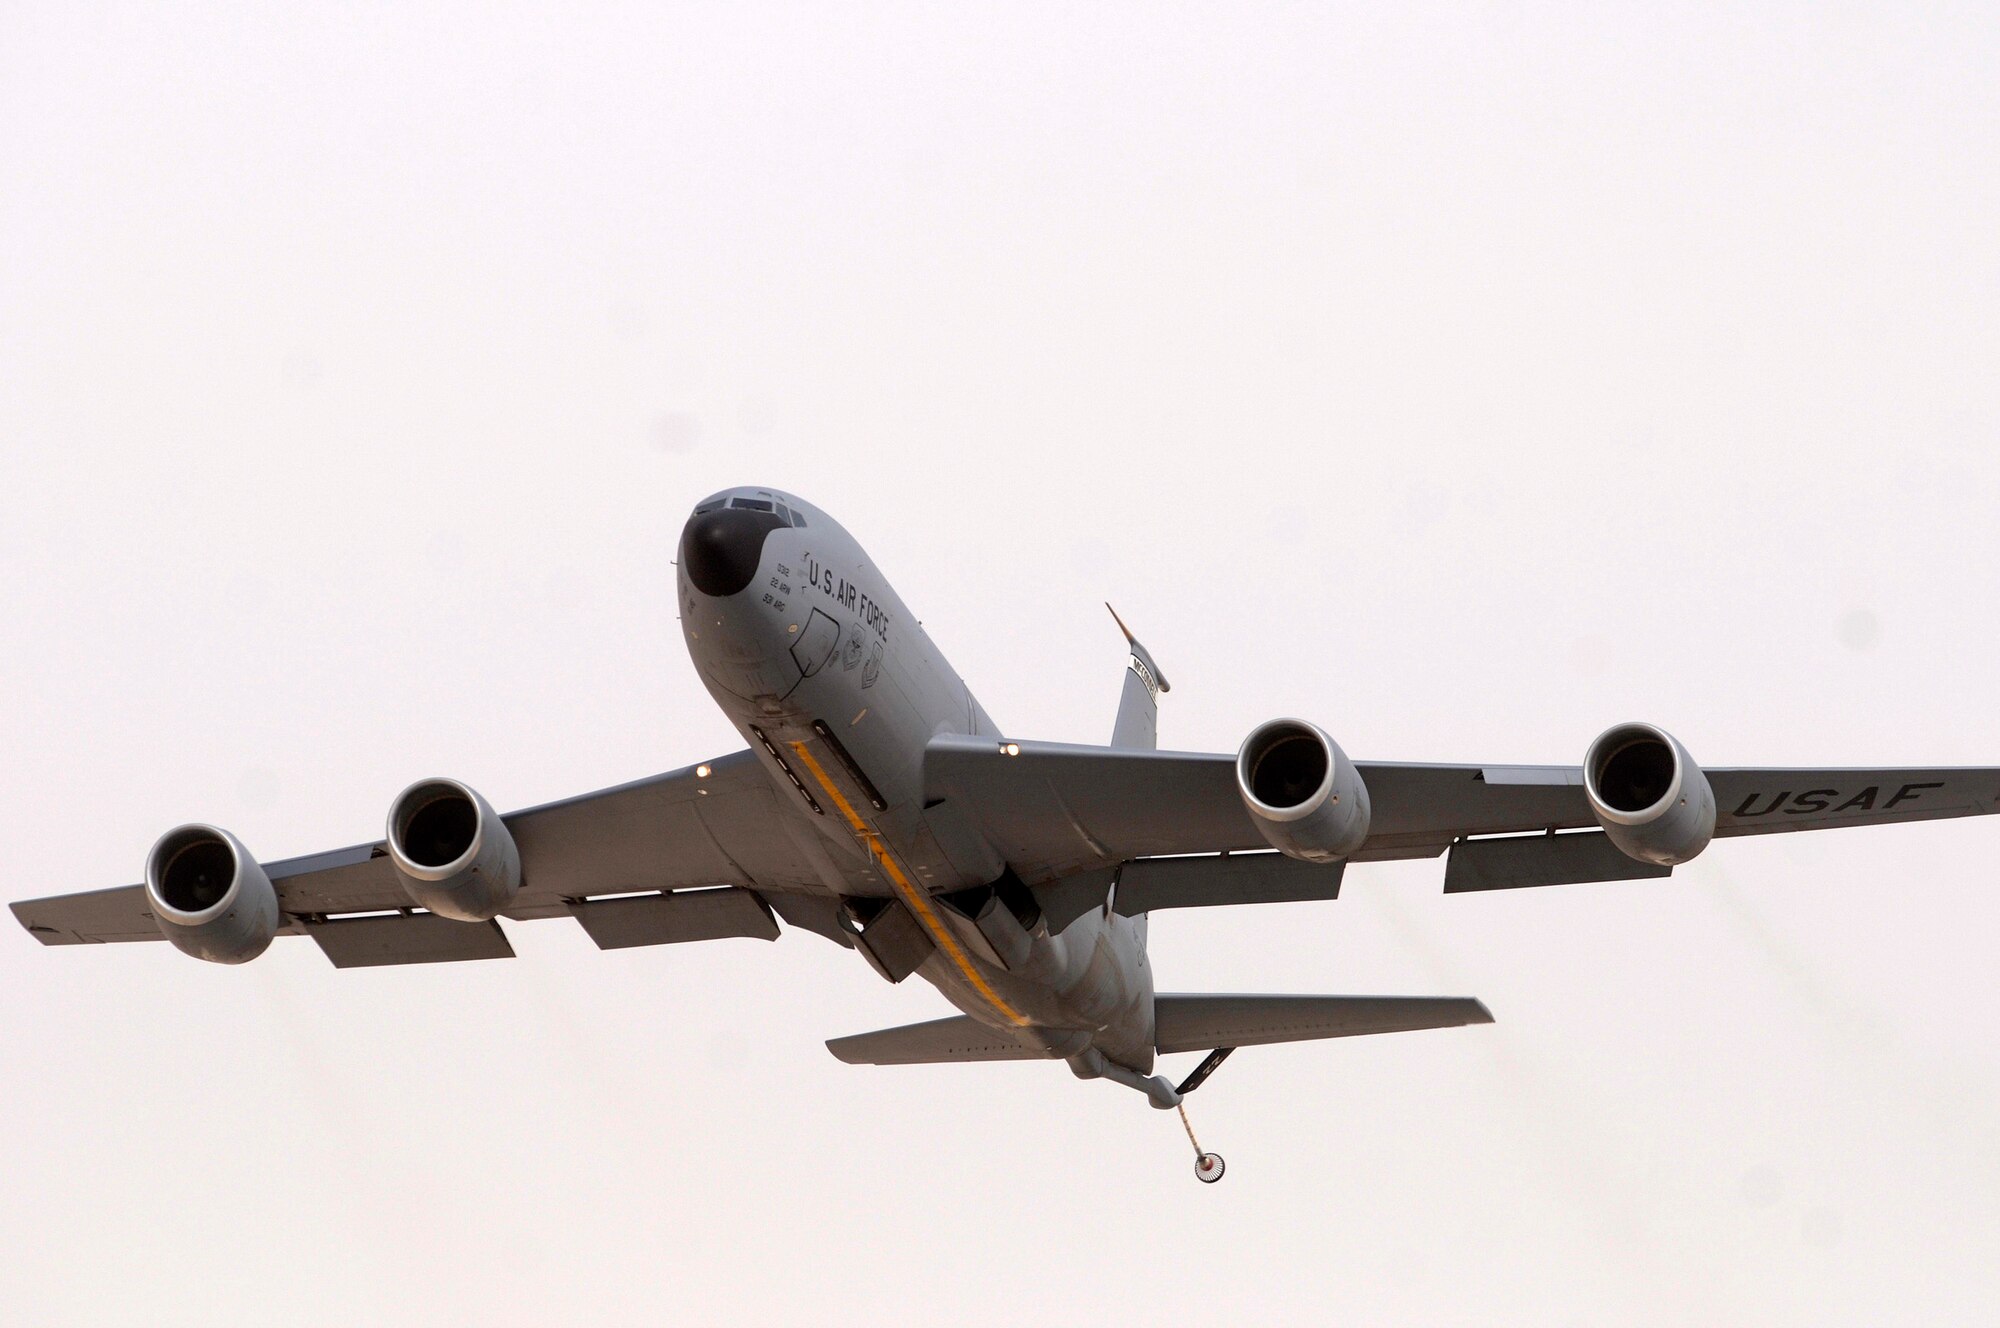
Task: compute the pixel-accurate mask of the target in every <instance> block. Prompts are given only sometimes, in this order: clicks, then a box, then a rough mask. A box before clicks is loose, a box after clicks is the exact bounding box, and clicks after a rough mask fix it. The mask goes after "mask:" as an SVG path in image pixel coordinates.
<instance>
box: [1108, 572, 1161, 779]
mask: <svg viewBox="0 0 2000 1328" xmlns="http://www.w3.org/2000/svg"><path fill="white" fill-rule="evenodd" d="M1104 607H1105V608H1107V609H1111V621H1113V622H1115V623H1117V624H1118V630H1119V631H1121V632H1123V633H1125V643H1126V644H1127V645H1129V646H1130V647H1131V648H1132V659H1131V662H1130V664H1129V665H1128V666H1127V667H1126V670H1125V691H1124V693H1123V694H1122V695H1120V696H1119V698H1118V722H1117V723H1116V724H1114V725H1112V726H1111V745H1112V746H1113V747H1138V748H1143V749H1145V750H1147V751H1152V750H1153V749H1155V748H1157V747H1158V746H1159V745H1160V732H1159V706H1160V693H1161V692H1166V691H1172V690H1173V689H1172V688H1171V687H1169V686H1168V685H1167V678H1166V675H1165V674H1163V673H1161V672H1160V666H1159V665H1157V664H1155V663H1153V657H1152V656H1151V655H1150V654H1148V653H1146V647H1144V646H1142V645H1140V644H1139V640H1138V638H1137V637H1135V636H1133V635H1132V630H1131V629H1130V628H1129V627H1127V626H1126V625H1125V620H1124V619H1122V618H1120V617H1119V616H1118V610H1116V609H1112V608H1111V606H1110V605H1109V604H1106V605H1105V606H1104Z"/></svg>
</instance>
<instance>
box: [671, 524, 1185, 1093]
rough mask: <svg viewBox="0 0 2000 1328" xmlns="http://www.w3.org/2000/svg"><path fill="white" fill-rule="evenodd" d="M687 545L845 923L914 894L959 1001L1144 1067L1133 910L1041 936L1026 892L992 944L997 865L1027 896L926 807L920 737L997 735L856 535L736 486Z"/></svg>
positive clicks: (713, 646) (694, 613)
mask: <svg viewBox="0 0 2000 1328" xmlns="http://www.w3.org/2000/svg"><path fill="white" fill-rule="evenodd" d="M680 549H681V552H680V560H679V571H678V576H677V578H676V579H677V582H678V586H677V592H678V597H679V607H680V618H681V631H682V634H683V636H684V637H685V638H686V641H687V646H688V653H689V654H690V655H691V656H692V657H693V659H694V663H695V667H696V670H697V671H698V672H699V673H700V674H701V679H702V683H703V685H704V686H706V687H707V688H708V691H709V694H710V695H711V696H713V697H714V698H715V701H716V704H717V705H719V706H720V707H721V708H722V711H723V713H724V714H726V715H727V716H728V717H729V720H730V722H731V723H732V724H734V725H735V726H736V728H737V729H738V730H739V731H740V732H741V733H742V734H743V737H744V740H745V741H746V742H747V743H748V744H749V745H750V748H751V750H752V751H754V752H756V753H757V755H758V757H759V759H760V760H761V761H762V762H763V764H764V766H765V768H766V771H767V772H768V773H769V775H770V777H771V779H772V780H773V782H774V784H775V786H776V787H777V789H778V794H779V802H780V805H781V806H782V807H783V808H784V812H783V813H782V814H783V815H785V816H787V817H789V818H790V819H791V821H792V822H793V823H792V824H791V825H790V826H788V830H789V831H790V832H791V833H793V835H794V837H795V838H798V839H800V841H801V843H802V845H803V846H805V847H806V849H807V852H808V856H810V857H811V858H812V859H813V860H814V861H815V863H816V864H817V865H818V867H819V871H820V875H821V877H822V879H823V883H824V885H825V887H826V889H827V890H828V891H829V892H830V893H832V894H834V895H836V896H838V897H839V898H840V899H841V900H842V901H843V905H844V908H845V916H846V917H847V919H848V921H849V922H850V923H851V924H852V925H854V926H855V928H856V929H857V930H858V929H859V928H860V927H861V926H863V925H868V924H872V923H873V922H875V921H878V920H880V919H881V917H882V913H883V910H892V909H900V910H906V911H907V914H908V918H907V919H904V918H901V917H898V918H896V919H895V921H896V922H897V923H898V924H899V925H902V926H903V927H905V928H906V929H907V928H908V925H909V922H910V921H914V923H915V925H916V927H918V928H920V929H921V932H922V933H923V937H924V938H925V939H927V940H928V942H929V943H930V947H931V948H930V950H929V953H928V955H927V957H925V958H923V959H922V961H921V962H920V963H919V964H918V965H917V966H916V968H915V970H914V971H915V972H916V973H917V974H918V975H919V976H921V977H923V978H924V979H925V980H927V981H928V982H930V983H931V984H932V985H934V986H935V987H937V989H938V990H939V991H941V992H943V993H944V995H945V997H946V999H948V1000H950V1001H951V1002H952V1004H954V1005H956V1006H957V1007H958V1008H959V1009H961V1010H963V1011H964V1012H965V1013H967V1014H968V1015H971V1016H972V1017H973V1018H975V1019H978V1020H980V1021H981V1022H983V1023H986V1024H990V1025H992V1026H994V1027H998V1028H1004V1029H1009V1030H1012V1031H1013V1032H1014V1033H1015V1035H1016V1036H1019V1037H1021V1038H1022V1039H1023V1040H1024V1041H1025V1042H1027V1043H1028V1044H1029V1045H1030V1046H1032V1047H1035V1048H1038V1049H1041V1050H1043V1051H1044V1052H1046V1053H1047V1054H1050V1055H1053V1056H1062V1057H1066V1058H1069V1059H1070V1061H1071V1064H1072V1067H1073V1068H1075V1069H1076V1070H1077V1072H1078V1073H1079V1074H1093V1073H1099V1072H1102V1069H1103V1067H1102V1066H1101V1064H1100V1062H1099V1059H1098V1058H1099V1057H1100V1056H1101V1057H1102V1058H1103V1060H1105V1061H1108V1062H1110V1063H1111V1065H1112V1066H1114V1067H1123V1068H1124V1069H1127V1070H1131V1071H1138V1072H1141V1073H1144V1072H1146V1071H1149V1070H1150V1069H1151V1067H1152V1061H1153V983H1152V973H1151V970H1150V968H1149V967H1148V964H1147V961H1146V920H1145V918H1144V917H1139V918H1127V917H1123V916H1120V915H1118V914H1116V913H1112V912H1110V911H1109V910H1107V909H1098V910H1094V911H1092V912H1090V913H1086V914H1085V915H1084V916H1082V917H1080V918H1078V919H1077V920H1076V921H1075V922H1073V923H1071V924H1069V925H1068V926H1067V927H1066V928H1064V929H1063V930H1062V932H1060V933H1059V934H1051V933H1050V931H1049V929H1048V927H1047V926H1046V925H1045V924H1043V923H1042V922H1041V921H1040V919H1039V917H1038V916H1037V915H1036V911H1035V910H1033V909H1032V907H1031V906H1030V907H1028V908H1024V909H1021V910H1020V911H1021V912H1022V913H1023V914H1025V916H1022V917H1020V918H1019V921H1020V922H1022V923H1025V924H1026V925H1025V926H1022V927H1020V928H1019V929H1018V930H1019V931H1020V932H1021V933H1024V937H1013V933H1012V932H1010V933H1009V934H1008V937H1003V938H1002V939H1001V941H1000V942H999V943H998V944H996V943H995V942H994V941H993V940H992V939H990V938H989V935H988V934H986V932H983V931H982V929H981V928H980V927H979V926H978V925H977V924H976V923H975V922H974V920H973V919H972V918H971V917H970V916H969V914H970V912H971V911H972V909H973V904H976V902H977V901H978V900H979V899H981V898H982V897H983V893H984V891H985V890H986V888H987V887H991V886H994V885H995V884H996V883H1000V885H1001V886H1002V890H1001V895H1002V897H1004V898H1005V899H1009V900H1013V901H1016V902H1017V904H1018V901H1021V900H1024V899H1030V898H1031V897H1030V896H1027V895H1026V893H1025V891H1023V890H1022V889H1021V888H1020V887H1019V886H1018V885H1014V886H1013V887H1012V889H1011V890H1010V889H1008V888H1007V885H1008V883H1009V881H1010V877H1009V875H1008V872H1007V866H1006V863H1005V862H1004V861H1002V860H1001V859H1000V857H999V856H998V855H997V854H996V853H994V851H993V849H992V848H991V847H990V846H989V845H987V844H986V843H985V842H984V840H982V839H980V838H979V837H978V836H977V834H976V833H975V832H973V831H971V830H970V829H969V828H968V827H966V826H964V825H963V824H962V823H961V822H958V821H957V820H955V819H954V818H953V817H952V813H951V811H950V809H949V808H947V807H944V806H943V805H940V806H938V807H932V808H926V807H925V805H924V786H923V753H924V747H925V744H926V743H928V742H929V741H930V739H931V738H932V737H933V736H935V735H938V734H945V733H953V734H974V735H979V736H984V737H990V738H992V739H993V740H994V741H995V742H996V743H998V742H1001V741H1003V735H1002V734H1001V732H1000V729H999V727H998V726H997V725H996V724H994V722H993V720H992V719H991V717H989V716H988V715H987V714H986V712H985V710H984V709H982V708H981V707H980V704H979V702H978V701H977V700H976V699H975V698H974V697H973V695H972V693H971V691H970V690H969V689H968V688H967V687H966V685H965V682H964V680H963V679H962V678H960V677H959V675H958V674H957V672H956V671H954V670H953V669H952V667H951V665H950V664H949V663H947V662H946V660H945V658H944V656H943V655H942V654H941V653H940V652H939V651H938V649H937V647H936V646H935V645H934V644H933V643H932V642H931V639H930V637H929V636H928V635H927V634H926V633H925V631H924V629H923V624H922V623H920V622H919V621H918V620H917V619H916V617H915V616H914V615H913V614H912V613H910V611H909V609H908V608H907V607H906V606H905V605H904V603H903V601H902V599H901V598H900V597H899V596H898V595H897V594H896V591H895V589H894V587H892V586H891V585H889V583H888V582H887V580H885V579H884V578H883V576H882V575H881V573H880V572H879V571H878V570H877V569H876V567H875V565H874V564H873V563H872V562H871V561H870V560H869V559H868V557H867V555H866V553H865V552H864V551H863V550H862V548H861V546H860V545H859V544H858V543H857V542H856V541H855V540H854V538H853V537H852V536H850V535H849V534H848V533H847V532H846V531H845V530H844V529H842V528H841V526H840V525H839V523H837V522H835V521H834V520H833V519H832V518H830V517H829V516H827V515H826V514H825V513H824V512H822V511H821V510H820V509H818V508H817V507H814V506H812V505H811V504H809V503H804V502H800V501H799V500H797V499H796V498H793V497H792V496H791V495H789V494H784V493H779V492H776V491H773V490H768V489H748V488H745V489H732V490H728V491H726V492H724V493H721V494H717V495H715V496H714V497H713V498H710V499H707V500H706V501H704V502H703V503H701V504H698V505H697V506H696V508H695V512H694V514H693V515H692V516H691V517H690V518H689V520H688V523H687V526H686V528H685V529H684V530H683V532H682V537H681V546H680ZM968 898H970V900H972V901H973V904H969V903H968V902H967V901H968ZM1003 906H1004V905H1003ZM1000 921H1001V922H1003V923H1004V922H1005V921H1006V919H1001V920H1000ZM987 930H988V931H991V930H992V928H991V927H989V928H988V929H987ZM1010 937H1012V938H1013V939H1014V941H1015V944H1014V945H1013V947H1012V948H1011V950H1009V949H1008V948H1007V942H1008V939H1009V938H1010ZM1003 951H1004V952H1003ZM1114 1072H1115V1071H1114Z"/></svg>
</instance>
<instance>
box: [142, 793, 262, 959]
mask: <svg viewBox="0 0 2000 1328" xmlns="http://www.w3.org/2000/svg"><path fill="white" fill-rule="evenodd" d="M146 903H147V904H148V905H149V906H150V907H151V908H152V910H153V921H154V923H155V924H157V925H158V927H159V929H160V934H161V935H162V936H164V937H166V938H167V940H169V941H171V942H172V943H173V946H174V948H175V949H176V950H179V951H180V952H181V953H182V954H188V955H193V956H194V957H195V958H196V959H206V960H208V961H209V962H210V963H212V964H240V963H243V962H244V961H245V960H249V959H255V958H256V957H257V956H258V955H260V954H263V953H264V951H265V949H266V947H268V946H269V945H270V944H271V938H272V937H273V936H276V935H277V934H278V916H279V913H278V891H277V889H276V888H275V887H274V886H272V884H271V878H270V877H269V876H267V875H266V874H265V873H264V869H263V867H261V866H260V865H258V862H257V859H255V858H253V857H251V856H250V851H249V850H248V849H246V848H244V847H243V844H242V841H240V840H238V839H237V838H236V836H235V835H232V834H230V833H229V832H228V831H227V830H218V829H217V828H216V827H214V826H212V825H182V826H176V827H174V828H173V829H172V830H169V831H167V833H165V834H164V835H161V836H160V837H159V839H157V840H156V841H154V843H153V847H152V850H151V851H150V852H148V853H147V854H146Z"/></svg>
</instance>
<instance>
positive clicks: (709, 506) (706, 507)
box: [694, 501, 722, 516]
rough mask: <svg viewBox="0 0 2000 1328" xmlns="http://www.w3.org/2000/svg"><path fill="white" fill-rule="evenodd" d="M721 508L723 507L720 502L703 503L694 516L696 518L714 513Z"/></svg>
mask: <svg viewBox="0 0 2000 1328" xmlns="http://www.w3.org/2000/svg"><path fill="white" fill-rule="evenodd" d="M720 506H722V503H721V502H720V501H716V502H712V503H703V504H702V505H701V506H699V507H697V508H695V509H694V514H695V515H696V516H700V515H701V514H702V513H703V512H713V511H714V510H715V509H716V508H718V507H720Z"/></svg>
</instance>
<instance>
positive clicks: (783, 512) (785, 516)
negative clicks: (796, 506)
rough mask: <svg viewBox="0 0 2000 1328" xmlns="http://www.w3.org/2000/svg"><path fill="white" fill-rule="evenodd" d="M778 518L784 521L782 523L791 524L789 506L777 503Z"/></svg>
mask: <svg viewBox="0 0 2000 1328" xmlns="http://www.w3.org/2000/svg"><path fill="white" fill-rule="evenodd" d="M778 520H780V521H782V522H784V523H785V524H786V525H788V526H789V525H791V524H792V509H791V508H789V507H787V506H785V505H784V504H783V503H779V504H778Z"/></svg>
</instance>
